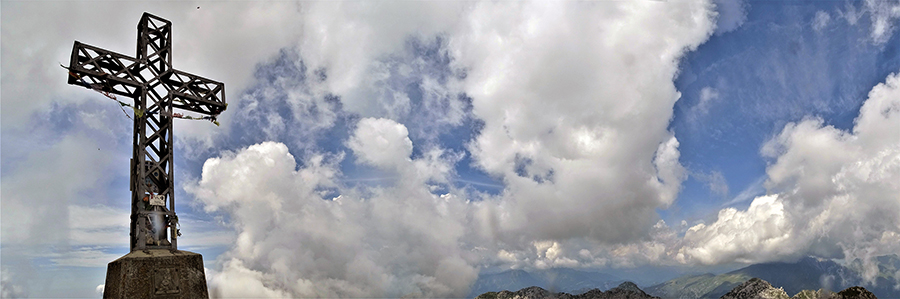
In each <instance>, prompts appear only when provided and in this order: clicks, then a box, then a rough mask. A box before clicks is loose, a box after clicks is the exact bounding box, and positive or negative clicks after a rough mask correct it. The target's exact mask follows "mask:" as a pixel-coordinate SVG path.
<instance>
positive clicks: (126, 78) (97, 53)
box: [68, 41, 146, 98]
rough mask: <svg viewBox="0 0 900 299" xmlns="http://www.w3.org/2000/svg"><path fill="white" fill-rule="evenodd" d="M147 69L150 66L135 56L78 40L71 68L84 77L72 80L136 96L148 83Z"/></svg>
mask: <svg viewBox="0 0 900 299" xmlns="http://www.w3.org/2000/svg"><path fill="white" fill-rule="evenodd" d="M144 69H146V66H144V65H143V64H142V63H141V61H139V60H137V59H135V58H133V57H129V56H126V55H124V54H119V53H116V52H113V51H109V50H105V49H101V48H98V47H94V46H91V45H87V44H83V43H81V42H78V41H76V42H75V46H74V47H73V48H72V58H71V61H70V62H69V71H71V72H72V73H74V74H76V75H78V77H80V78H76V77H74V76H69V82H68V83H69V84H74V85H82V84H84V83H86V84H88V85H90V86H85V87H89V88H94V89H98V90H102V91H106V92H110V93H114V94H118V95H122V96H126V97H131V98H134V97H137V96H139V95H140V91H141V88H143V86H144V84H145V83H146V80H145V78H143V76H142V74H141V72H142V71H144ZM79 79H83V80H84V82H80V81H79Z"/></svg>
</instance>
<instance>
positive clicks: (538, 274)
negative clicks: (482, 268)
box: [468, 268, 624, 298]
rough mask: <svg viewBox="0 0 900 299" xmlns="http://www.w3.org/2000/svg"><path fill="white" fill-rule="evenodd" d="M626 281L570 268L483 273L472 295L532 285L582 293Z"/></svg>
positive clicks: (552, 289) (614, 285) (557, 290)
mask: <svg viewBox="0 0 900 299" xmlns="http://www.w3.org/2000/svg"><path fill="white" fill-rule="evenodd" d="M622 282H624V280H623V279H621V278H619V277H616V276H613V275H610V274H606V273H602V272H590V271H580V270H575V269H568V268H552V269H546V270H538V271H533V272H526V271H524V270H507V271H503V272H500V273H492V274H482V275H479V276H478V279H477V280H476V281H475V284H474V285H473V286H472V290H471V292H470V293H469V296H468V298H472V297H475V296H477V295H479V294H483V293H487V292H497V291H502V290H519V289H523V288H527V287H531V286H537V287H541V288H543V289H546V290H549V291H552V292H566V293H573V294H581V293H585V292H587V291H589V290H591V289H595V288H597V289H601V290H608V289H611V288H614V287H616V286H617V285H619V284H621V283H622Z"/></svg>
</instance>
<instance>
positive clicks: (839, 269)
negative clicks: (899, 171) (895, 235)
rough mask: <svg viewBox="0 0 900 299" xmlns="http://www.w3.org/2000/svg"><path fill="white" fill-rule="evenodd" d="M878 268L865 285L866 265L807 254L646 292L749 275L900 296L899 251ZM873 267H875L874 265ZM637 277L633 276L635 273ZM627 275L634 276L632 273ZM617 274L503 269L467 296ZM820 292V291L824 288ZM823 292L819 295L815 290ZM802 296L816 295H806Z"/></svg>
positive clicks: (791, 286)
mask: <svg viewBox="0 0 900 299" xmlns="http://www.w3.org/2000/svg"><path fill="white" fill-rule="evenodd" d="M873 261H875V262H876V265H875V266H877V268H878V272H877V276H876V277H875V284H874V285H872V284H867V283H866V281H865V280H864V279H863V278H862V276H861V274H860V273H863V268H864V266H863V264H862V262H860V261H858V260H857V261H852V262H850V263H848V265H847V266H843V265H841V264H838V263H836V262H834V261H832V260H825V259H816V258H812V257H807V258H803V259H800V260H798V261H797V262H792V263H787V262H772V263H760V264H754V265H750V266H747V267H744V268H741V269H737V270H734V271H731V272H727V273H724V274H718V275H717V274H700V275H686V276H680V277H677V278H674V279H671V280H668V281H665V282H662V283H658V284H655V285H652V286H649V287H647V285H644V286H645V287H644V290H646V292H647V293H648V294H650V295H652V296H659V297H662V298H690V299H696V298H720V297H722V296H723V295H725V294H726V293H728V292H729V291H731V290H733V289H734V288H735V287H737V286H739V285H740V284H742V283H744V282H746V281H748V280H750V279H751V278H754V277H756V278H760V279H763V280H765V281H767V282H770V283H771V284H772V285H775V286H779V287H780V288H782V289H783V290H784V292H785V293H787V294H799V293H800V292H801V291H804V290H805V292H806V295H808V296H813V295H816V296H818V295H817V294H824V293H828V292H830V291H837V290H842V289H847V288H849V287H852V286H864V287H866V288H867V291H871V292H872V293H873V294H874V295H876V296H879V297H880V298H898V299H900V289H895V288H894V286H895V285H897V284H898V283H900V257H898V256H897V255H889V256H881V257H877V258H874V259H873ZM870 266H871V265H870ZM632 276H633V275H632ZM629 279H635V278H634V277H631V278H629ZM638 279H640V278H638ZM624 281H625V280H624V279H621V278H619V277H617V276H615V275H611V274H607V273H601V272H590V271H580V270H574V269H567V268H556V269H547V270H539V271H534V272H526V271H523V270H508V271H504V272H500V273H493V274H481V275H479V277H478V279H477V280H476V282H475V283H474V284H473V286H472V288H471V290H472V291H471V292H470V293H469V296H468V298H473V297H475V296H477V295H479V294H483V293H487V292H498V291H502V290H510V291H512V290H520V289H524V288H527V287H531V286H537V287H541V288H543V289H545V290H547V291H548V292H551V293H553V292H565V293H568V294H572V295H577V294H583V293H587V292H589V291H591V290H593V289H595V288H596V289H599V290H601V291H602V290H608V289H611V288H613V287H615V286H617V285H620V284H621V283H622V282H624ZM820 289H821V291H817V290H820ZM816 292H819V293H816ZM803 298H815V296H814V297H803Z"/></svg>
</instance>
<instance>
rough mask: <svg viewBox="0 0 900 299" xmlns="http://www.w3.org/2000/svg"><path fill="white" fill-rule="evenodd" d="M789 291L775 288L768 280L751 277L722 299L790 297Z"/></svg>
mask: <svg viewBox="0 0 900 299" xmlns="http://www.w3.org/2000/svg"><path fill="white" fill-rule="evenodd" d="M788 298H790V297H789V296H788V295H787V293H785V292H784V290H783V289H781V288H777V289H776V288H775V287H773V286H772V285H771V284H769V282H768V281H765V280H762V279H759V278H756V277H754V278H751V279H750V280H748V281H746V282H744V283H742V284H740V285H739V286H737V287H735V288H734V289H732V290H731V291H730V292H728V293H726V294H725V295H724V296H722V298H721V299H788Z"/></svg>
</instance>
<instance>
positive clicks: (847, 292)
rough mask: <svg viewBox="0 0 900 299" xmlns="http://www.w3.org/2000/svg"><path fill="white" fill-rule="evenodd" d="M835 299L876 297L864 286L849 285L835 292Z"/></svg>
mask: <svg viewBox="0 0 900 299" xmlns="http://www.w3.org/2000/svg"><path fill="white" fill-rule="evenodd" d="M837 295H838V297H837V298H836V299H878V298H877V297H875V294H872V292H869V290H866V288H864V287H849V288H846V289H844V290H843V291H840V292H838V293H837Z"/></svg>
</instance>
